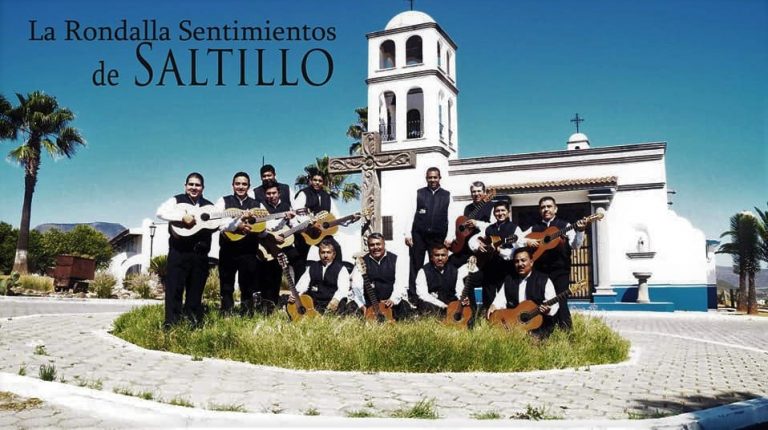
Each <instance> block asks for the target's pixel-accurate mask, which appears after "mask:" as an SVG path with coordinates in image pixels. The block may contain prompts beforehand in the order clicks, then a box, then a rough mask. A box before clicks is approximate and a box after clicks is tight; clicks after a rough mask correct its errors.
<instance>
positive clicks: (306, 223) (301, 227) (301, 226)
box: [280, 220, 312, 237]
mask: <svg viewBox="0 0 768 430" xmlns="http://www.w3.org/2000/svg"><path fill="white" fill-rule="evenodd" d="M311 223H312V221H310V220H307V221H304V222H303V223H301V224H299V225H297V226H296V227H291V228H289V229H288V230H286V231H284V232H282V233H280V235H281V236H283V237H288V236H290V235H292V234H294V233H296V232H297V231H302V230H306V229H307V227H309V225H310V224H311Z"/></svg>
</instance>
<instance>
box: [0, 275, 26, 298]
mask: <svg viewBox="0 0 768 430" xmlns="http://www.w3.org/2000/svg"><path fill="white" fill-rule="evenodd" d="M0 277H2V278H3V279H2V280H0V294H2V295H9V296H10V295H13V290H14V289H15V288H19V279H20V278H21V275H19V272H13V273H11V274H10V275H8V276H0Z"/></svg>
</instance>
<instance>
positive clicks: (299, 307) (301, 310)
mask: <svg viewBox="0 0 768 430" xmlns="http://www.w3.org/2000/svg"><path fill="white" fill-rule="evenodd" d="M296 309H297V310H298V311H299V314H300V315H304V314H305V313H307V308H305V307H304V306H297V307H296Z"/></svg>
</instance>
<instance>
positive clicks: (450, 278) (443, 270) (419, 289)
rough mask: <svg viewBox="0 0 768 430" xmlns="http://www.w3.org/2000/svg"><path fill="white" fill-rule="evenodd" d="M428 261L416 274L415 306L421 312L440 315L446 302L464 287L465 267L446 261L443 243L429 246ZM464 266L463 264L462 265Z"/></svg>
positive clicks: (443, 312) (454, 297)
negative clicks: (457, 266)
mask: <svg viewBox="0 0 768 430" xmlns="http://www.w3.org/2000/svg"><path fill="white" fill-rule="evenodd" d="M429 248H430V249H429V263H427V264H425V265H424V267H422V268H421V269H420V270H419V273H418V274H417V275H416V296H417V297H418V300H417V303H416V308H417V309H418V312H419V313H421V314H431V315H436V316H441V315H444V314H445V309H446V308H447V307H448V303H450V302H452V301H454V300H458V297H460V296H461V293H462V290H463V289H464V283H463V282H462V281H463V279H464V277H466V276H467V273H466V269H463V270H462V269H456V267H454V266H453V265H450V264H447V263H448V248H447V247H446V246H445V244H443V243H436V244H433V245H430V247H429ZM462 267H464V266H462Z"/></svg>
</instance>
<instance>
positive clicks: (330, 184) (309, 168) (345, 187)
mask: <svg viewBox="0 0 768 430" xmlns="http://www.w3.org/2000/svg"><path fill="white" fill-rule="evenodd" d="M304 172H306V174H305V175H299V176H297V177H296V183H295V184H296V186H297V187H306V186H308V185H309V175H310V174H314V173H315V172H320V175H322V176H323V183H324V184H325V185H324V186H323V188H324V189H325V191H327V192H328V194H330V195H331V198H332V199H334V200H338V199H339V197H341V200H342V201H344V202H345V203H346V202H348V201H350V200H352V199H357V198H359V197H360V186H359V185H358V184H355V183H351V182H346V180H347V175H338V174H333V173H331V172H329V171H328V156H327V155H323V156H322V157H320V158H315V162H314V163H313V164H307V165H306V166H304Z"/></svg>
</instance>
